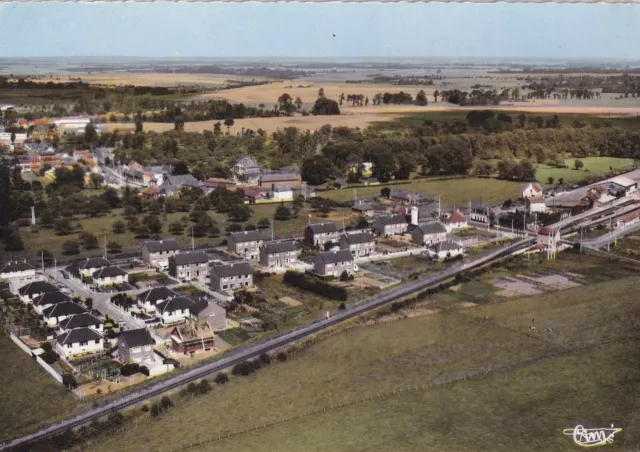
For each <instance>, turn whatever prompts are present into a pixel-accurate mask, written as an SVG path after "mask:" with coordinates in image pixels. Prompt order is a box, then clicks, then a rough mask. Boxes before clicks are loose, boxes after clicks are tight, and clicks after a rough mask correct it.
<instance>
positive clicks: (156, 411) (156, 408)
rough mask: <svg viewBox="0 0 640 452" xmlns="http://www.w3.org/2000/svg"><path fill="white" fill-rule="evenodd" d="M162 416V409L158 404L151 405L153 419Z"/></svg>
mask: <svg viewBox="0 0 640 452" xmlns="http://www.w3.org/2000/svg"><path fill="white" fill-rule="evenodd" d="M159 414H160V407H159V406H158V404H157V403H154V404H153V405H151V417H156V416H158V415H159Z"/></svg>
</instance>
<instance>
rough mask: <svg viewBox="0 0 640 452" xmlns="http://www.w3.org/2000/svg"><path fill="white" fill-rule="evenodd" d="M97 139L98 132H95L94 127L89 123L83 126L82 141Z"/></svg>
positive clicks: (88, 141)
mask: <svg viewBox="0 0 640 452" xmlns="http://www.w3.org/2000/svg"><path fill="white" fill-rule="evenodd" d="M97 140H98V132H96V127H95V126H94V125H93V124H92V123H89V124H87V125H86V126H84V141H85V142H87V143H94V142H95V141H97Z"/></svg>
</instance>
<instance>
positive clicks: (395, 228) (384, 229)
mask: <svg viewBox="0 0 640 452" xmlns="http://www.w3.org/2000/svg"><path fill="white" fill-rule="evenodd" d="M408 229H409V224H408V223H407V218H406V217H405V216H404V215H379V216H377V217H376V218H375V220H374V221H373V232H374V233H376V234H377V235H381V236H385V237H388V236H392V235H397V234H404V233H405V232H407V230H408Z"/></svg>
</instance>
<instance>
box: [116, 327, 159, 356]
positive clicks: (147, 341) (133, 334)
mask: <svg viewBox="0 0 640 452" xmlns="http://www.w3.org/2000/svg"><path fill="white" fill-rule="evenodd" d="M154 344H155V341H154V340H153V338H152V337H151V333H149V330H147V329H146V328H140V329H137V330H128V331H123V332H122V333H120V336H119V337H118V358H120V360H121V361H123V362H125V363H138V364H145V363H152V362H153V361H154V353H153V346H154Z"/></svg>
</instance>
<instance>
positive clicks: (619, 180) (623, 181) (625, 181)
mask: <svg viewBox="0 0 640 452" xmlns="http://www.w3.org/2000/svg"><path fill="white" fill-rule="evenodd" d="M609 182H611V183H613V184H616V185H618V186H620V187H622V189H623V190H624V192H625V195H630V194H632V193H635V192H636V191H638V182H636V181H635V180H633V179H631V178H629V177H627V176H625V175H620V176H616V177H613V178H611V179H609Z"/></svg>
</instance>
